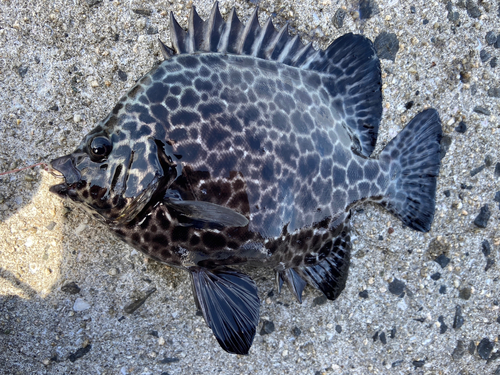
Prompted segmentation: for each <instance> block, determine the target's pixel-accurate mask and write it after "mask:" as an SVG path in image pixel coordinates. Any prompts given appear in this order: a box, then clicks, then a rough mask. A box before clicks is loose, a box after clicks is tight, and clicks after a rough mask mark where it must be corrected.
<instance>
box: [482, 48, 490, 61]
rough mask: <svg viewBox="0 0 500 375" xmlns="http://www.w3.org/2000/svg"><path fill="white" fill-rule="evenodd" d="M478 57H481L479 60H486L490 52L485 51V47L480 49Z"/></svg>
mask: <svg viewBox="0 0 500 375" xmlns="http://www.w3.org/2000/svg"><path fill="white" fill-rule="evenodd" d="M479 58H480V59H481V62H483V63H485V62H486V61H488V60H489V59H490V58H491V54H490V53H489V52H488V51H486V50H485V49H482V50H481V51H480V52H479Z"/></svg>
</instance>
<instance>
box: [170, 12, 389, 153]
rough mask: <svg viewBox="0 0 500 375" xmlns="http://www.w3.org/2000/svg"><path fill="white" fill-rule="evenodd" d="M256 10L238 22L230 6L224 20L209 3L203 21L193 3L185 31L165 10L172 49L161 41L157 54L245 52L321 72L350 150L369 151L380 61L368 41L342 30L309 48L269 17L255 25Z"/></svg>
mask: <svg viewBox="0 0 500 375" xmlns="http://www.w3.org/2000/svg"><path fill="white" fill-rule="evenodd" d="M257 12H258V8H256V9H255V11H254V12H253V14H252V16H251V18H250V19H249V20H248V22H247V23H246V24H243V23H241V22H240V20H239V19H238V16H237V14H236V10H235V8H233V9H232V10H231V13H230V14H229V17H228V19H227V21H226V22H224V20H223V19H222V16H221V14H220V12H219V6H218V3H217V2H215V4H214V6H213V8H212V12H211V14H210V17H209V18H208V20H206V21H203V20H202V19H201V18H200V16H198V13H197V12H196V10H195V9H194V7H193V9H192V11H191V15H190V17H189V26H188V32H187V33H186V32H185V31H184V30H183V29H182V28H181V27H180V26H179V24H178V23H177V21H176V20H175V18H174V15H173V13H170V33H171V39H172V49H169V48H164V47H163V46H162V53H163V56H164V57H165V59H169V58H170V57H171V55H172V52H173V53H175V54H181V53H198V52H219V53H222V54H239V55H250V56H255V57H257V58H262V59H266V60H272V61H277V62H281V63H283V64H286V65H290V66H294V67H297V68H301V69H305V70H314V71H317V72H322V73H324V75H325V77H323V78H322V84H323V86H325V88H326V89H327V91H328V93H329V95H330V97H331V98H332V99H333V100H334V103H333V105H334V106H335V107H336V108H337V110H338V112H339V114H340V115H341V116H342V117H343V125H344V126H345V127H346V129H347V131H348V132H349V134H350V136H351V138H352V139H353V144H354V145H355V146H354V149H353V151H354V152H357V153H359V154H362V155H364V156H370V154H371V153H372V151H373V149H374V148H375V143H376V140H377V135H378V127H379V123H380V119H381V117H382V90H381V83H380V81H381V78H380V76H381V72H380V62H379V59H378V57H377V54H376V52H375V48H374V47H373V43H372V42H371V41H370V40H369V39H367V38H365V37H364V36H362V35H354V34H345V35H343V36H341V37H339V38H337V39H335V40H334V41H333V42H332V44H330V46H329V47H328V48H327V49H326V50H315V49H314V48H313V46H312V44H311V43H308V44H306V45H304V44H303V43H302V42H301V41H300V38H299V37H298V36H294V37H292V36H290V35H289V34H288V28H287V26H286V25H285V26H284V27H283V28H282V29H281V30H280V31H279V32H277V31H276V29H275V28H274V26H273V24H272V21H271V18H268V19H267V21H266V23H265V24H264V26H263V27H261V26H260V24H259V20H258V15H257ZM359 103H363V105H359Z"/></svg>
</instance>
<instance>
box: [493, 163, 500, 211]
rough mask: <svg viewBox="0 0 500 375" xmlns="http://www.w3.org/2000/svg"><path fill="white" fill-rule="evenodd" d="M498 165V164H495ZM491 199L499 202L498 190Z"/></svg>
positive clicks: (499, 192) (499, 193)
mask: <svg viewBox="0 0 500 375" xmlns="http://www.w3.org/2000/svg"><path fill="white" fill-rule="evenodd" d="M497 166H498V164H497ZM493 200H494V201H495V202H499V203H500V191H497V192H496V194H495V198H493Z"/></svg>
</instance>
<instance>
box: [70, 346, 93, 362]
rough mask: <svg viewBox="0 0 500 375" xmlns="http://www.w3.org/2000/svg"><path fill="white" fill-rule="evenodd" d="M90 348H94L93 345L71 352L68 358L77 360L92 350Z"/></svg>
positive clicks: (72, 360)
mask: <svg viewBox="0 0 500 375" xmlns="http://www.w3.org/2000/svg"><path fill="white" fill-rule="evenodd" d="M90 349H92V345H87V346H86V347H85V348H80V349H78V350H77V351H76V352H74V353H71V354H70V355H69V356H68V359H69V360H70V361H71V362H75V361H76V360H77V359H78V358H82V357H83V356H84V355H85V354H87V353H88V352H90Z"/></svg>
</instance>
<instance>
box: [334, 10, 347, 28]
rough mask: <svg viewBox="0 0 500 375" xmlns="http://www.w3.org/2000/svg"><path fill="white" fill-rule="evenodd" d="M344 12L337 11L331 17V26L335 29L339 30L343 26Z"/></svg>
mask: <svg viewBox="0 0 500 375" xmlns="http://www.w3.org/2000/svg"><path fill="white" fill-rule="evenodd" d="M346 14H347V13H346V11H345V10H344V9H340V8H339V9H337V11H336V12H335V15H334V16H333V26H335V27H336V28H337V29H341V28H342V26H344V18H345V16H346Z"/></svg>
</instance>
